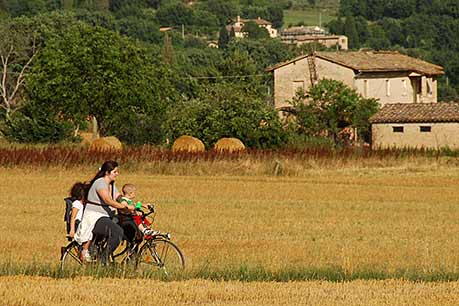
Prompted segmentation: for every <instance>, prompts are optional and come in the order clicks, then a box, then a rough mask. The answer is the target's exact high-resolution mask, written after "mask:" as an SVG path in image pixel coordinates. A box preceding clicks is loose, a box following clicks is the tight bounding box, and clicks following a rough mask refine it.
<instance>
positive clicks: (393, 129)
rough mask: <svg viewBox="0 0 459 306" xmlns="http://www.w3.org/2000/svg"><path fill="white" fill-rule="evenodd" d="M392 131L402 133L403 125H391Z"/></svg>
mask: <svg viewBox="0 0 459 306" xmlns="http://www.w3.org/2000/svg"><path fill="white" fill-rule="evenodd" d="M392 131H393V132H394V133H403V126H393V127H392Z"/></svg>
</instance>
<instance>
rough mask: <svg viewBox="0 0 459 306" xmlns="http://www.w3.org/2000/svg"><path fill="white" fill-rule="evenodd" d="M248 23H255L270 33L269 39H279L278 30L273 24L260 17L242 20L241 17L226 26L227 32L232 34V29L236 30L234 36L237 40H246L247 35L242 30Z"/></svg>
mask: <svg viewBox="0 0 459 306" xmlns="http://www.w3.org/2000/svg"><path fill="white" fill-rule="evenodd" d="M247 22H255V23H256V24H257V25H258V26H259V27H261V28H265V29H266V30H267V31H268V33H269V37H271V38H274V37H277V29H275V28H273V25H272V23H271V22H269V21H267V20H264V19H261V18H260V17H258V18H257V19H242V18H241V17H240V16H237V18H236V21H233V22H231V23H230V24H228V25H227V26H226V30H227V31H228V32H231V29H234V34H235V36H236V37H237V38H244V37H246V36H247V33H244V32H242V28H243V27H244V25H245V24H246V23H247Z"/></svg>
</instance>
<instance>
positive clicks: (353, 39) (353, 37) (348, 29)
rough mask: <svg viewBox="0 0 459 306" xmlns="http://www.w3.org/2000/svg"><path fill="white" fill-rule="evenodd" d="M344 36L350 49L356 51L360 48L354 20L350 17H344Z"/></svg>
mask: <svg viewBox="0 0 459 306" xmlns="http://www.w3.org/2000/svg"><path fill="white" fill-rule="evenodd" d="M344 35H346V36H347V38H348V42H349V48H350V49H358V48H359V47H360V40H359V35H358V33H357V27H356V25H355V19H354V17H353V16H352V15H348V16H346V21H345V22H344Z"/></svg>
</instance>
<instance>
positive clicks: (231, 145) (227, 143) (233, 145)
mask: <svg viewBox="0 0 459 306" xmlns="http://www.w3.org/2000/svg"><path fill="white" fill-rule="evenodd" d="M214 149H215V150H217V151H219V152H222V151H227V152H239V151H244V150H245V145H244V144H243V143H242V141H240V140H239V139H237V138H231V137H230V138H227V137H225V138H220V139H219V140H218V141H217V142H216V143H215V145H214Z"/></svg>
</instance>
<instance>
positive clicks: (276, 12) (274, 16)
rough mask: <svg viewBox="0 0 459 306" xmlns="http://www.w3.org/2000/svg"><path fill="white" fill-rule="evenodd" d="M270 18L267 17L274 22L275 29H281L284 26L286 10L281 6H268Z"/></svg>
mask: <svg viewBox="0 0 459 306" xmlns="http://www.w3.org/2000/svg"><path fill="white" fill-rule="evenodd" d="M267 10H268V16H267V17H266V18H267V19H268V20H269V21H271V22H272V24H273V27H275V28H277V29H280V28H281V27H282V25H283V24H284V10H283V9H282V7H281V6H279V5H273V6H268V8H267Z"/></svg>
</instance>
